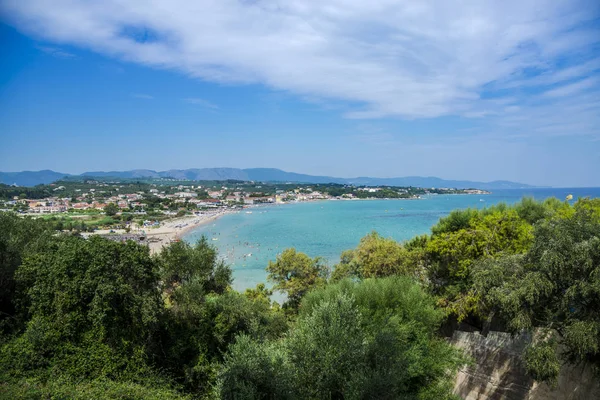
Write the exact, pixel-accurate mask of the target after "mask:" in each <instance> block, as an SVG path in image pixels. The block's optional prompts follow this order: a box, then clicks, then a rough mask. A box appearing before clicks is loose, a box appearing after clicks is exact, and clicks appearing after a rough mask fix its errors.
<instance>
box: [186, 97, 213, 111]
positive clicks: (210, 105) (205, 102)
mask: <svg viewBox="0 0 600 400" xmlns="http://www.w3.org/2000/svg"><path fill="white" fill-rule="evenodd" d="M183 101H185V102H186V103H189V104H195V105H198V106H202V107H205V108H210V109H211V110H218V109H219V106H217V105H216V104H214V103H211V102H210V101H208V100H204V99H201V98H198V97H190V98H187V99H183Z"/></svg>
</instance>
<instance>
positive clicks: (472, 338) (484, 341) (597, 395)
mask: <svg viewBox="0 0 600 400" xmlns="http://www.w3.org/2000/svg"><path fill="white" fill-rule="evenodd" d="M530 341H531V336H529V335H520V336H516V337H513V336H511V335H510V334H508V333H505V332H494V331H492V332H489V333H488V334H487V335H486V336H483V335H481V334H480V333H479V332H464V331H458V330H457V331H454V333H453V335H452V339H451V343H453V344H454V345H456V346H458V347H460V348H462V349H463V350H465V352H466V353H467V354H468V355H470V356H471V357H472V358H473V360H474V365H472V366H469V367H465V368H463V369H462V370H461V371H460V372H459V373H458V375H457V377H456V382H455V387H454V393H456V394H457V395H459V396H460V397H461V398H463V399H465V400H501V399H502V400H542V399H543V400H563V399H569V400H576V399H577V400H578V399H581V400H588V399H600V380H599V379H598V377H597V376H594V374H593V373H592V370H591V367H589V366H586V365H581V366H563V368H562V369H561V374H560V376H559V379H558V385H557V387H556V388H554V389H553V388H551V387H550V386H548V385H547V384H545V383H542V384H540V383H537V382H535V381H533V380H532V379H531V378H529V377H528V376H527V374H526V372H525V368H524V366H523V364H522V361H521V358H520V354H521V352H522V351H523V349H524V348H525V346H527V345H528V344H529V343H530Z"/></svg>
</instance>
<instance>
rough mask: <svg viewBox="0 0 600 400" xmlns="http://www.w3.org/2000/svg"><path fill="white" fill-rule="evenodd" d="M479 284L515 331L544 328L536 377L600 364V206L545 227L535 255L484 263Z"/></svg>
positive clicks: (535, 350) (535, 356)
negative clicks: (570, 365) (569, 366)
mask: <svg viewBox="0 0 600 400" xmlns="http://www.w3.org/2000/svg"><path fill="white" fill-rule="evenodd" d="M474 287H475V289H476V290H477V292H478V293H480V294H481V296H482V300H483V305H484V307H485V308H487V309H488V310H490V312H494V311H495V312H497V313H499V315H500V317H501V318H503V319H504V321H506V324H507V326H508V328H509V329H510V330H512V331H514V332H521V331H528V332H533V331H534V330H539V329H542V335H541V338H540V339H539V340H537V341H535V342H534V343H533V344H532V346H531V347H530V348H529V349H528V350H527V352H526V353H525V355H524V356H525V361H526V366H527V368H528V370H529V371H530V373H531V374H532V375H533V376H534V377H535V378H536V379H540V380H544V381H553V380H555V379H556V377H557V375H558V371H559V369H560V368H559V366H560V363H561V362H564V361H568V362H581V361H586V360H587V361H591V362H594V363H595V364H596V365H597V366H600V362H599V361H598V360H599V359H600V202H597V201H596V202H595V201H590V200H580V201H579V202H578V203H577V204H576V205H575V207H574V213H572V214H571V213H569V214H566V215H564V216H563V215H560V216H557V217H555V218H552V219H548V220H543V221H542V222H540V223H538V224H537V225H536V229H535V232H534V241H533V245H532V246H531V248H530V249H529V250H528V251H527V253H526V254H524V255H523V256H507V257H502V258H500V259H497V260H487V261H485V262H481V263H479V264H478V265H477V266H476V267H475V269H474ZM559 347H561V348H562V350H559Z"/></svg>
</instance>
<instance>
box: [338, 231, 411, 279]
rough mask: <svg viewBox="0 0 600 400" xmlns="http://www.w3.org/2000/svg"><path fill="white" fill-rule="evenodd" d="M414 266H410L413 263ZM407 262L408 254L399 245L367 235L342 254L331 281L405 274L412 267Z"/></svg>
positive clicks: (376, 235)
mask: <svg viewBox="0 0 600 400" xmlns="http://www.w3.org/2000/svg"><path fill="white" fill-rule="evenodd" d="M413 265H414V264H413ZM413 265H411V263H409V254H408V251H407V250H406V249H404V247H403V246H402V244H400V243H398V242H396V241H395V240H393V239H386V238H384V237H382V236H380V235H379V234H378V233H377V232H371V233H370V234H368V235H367V236H365V237H363V238H362V239H360V243H359V244H358V246H357V247H356V249H354V250H347V251H345V252H344V253H342V256H341V258H340V263H339V264H338V265H336V267H335V270H334V272H333V276H332V278H333V279H334V280H339V279H342V278H345V277H356V278H361V279H362V278H377V277H385V276H391V275H397V274H408V273H409V271H411V272H413V271H414V268H413Z"/></svg>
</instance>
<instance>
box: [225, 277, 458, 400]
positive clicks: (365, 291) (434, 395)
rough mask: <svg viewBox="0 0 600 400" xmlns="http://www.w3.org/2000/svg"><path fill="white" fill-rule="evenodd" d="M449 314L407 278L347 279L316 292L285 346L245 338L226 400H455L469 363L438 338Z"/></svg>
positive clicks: (231, 358) (230, 367)
mask: <svg viewBox="0 0 600 400" xmlns="http://www.w3.org/2000/svg"><path fill="white" fill-rule="evenodd" d="M443 316H444V314H443V312H442V311H441V310H438V309H436V308H435V307H434V300H433V298H431V297H430V296H429V295H427V294H426V293H425V292H424V291H423V290H422V289H421V287H420V286H418V285H416V284H415V283H413V282H412V281H411V280H410V279H409V278H407V277H392V278H384V279H366V280H364V281H362V282H352V281H350V280H343V281H341V282H339V283H337V284H334V285H331V284H330V285H328V286H325V287H322V288H317V289H315V290H313V291H311V292H310V293H308V294H307V295H306V296H305V297H304V299H303V300H302V303H301V305H300V309H299V315H298V320H297V322H296V324H295V325H294V326H293V327H292V329H291V330H290V331H289V333H288V334H287V335H286V336H285V337H283V338H282V339H279V340H277V341H273V340H263V341H261V340H256V339H255V340H251V339H250V338H248V337H245V336H242V337H238V339H237V341H236V343H235V344H234V345H232V346H231V347H230V352H229V353H228V355H227V356H226V358H225V361H224V364H223V367H222V369H221V371H220V374H219V379H218V384H217V388H218V394H219V395H220V397H221V398H223V399H240V398H243V399H272V398H283V399H286V398H288V399H290V398H293V399H313V398H314V399H368V398H377V399H396V398H419V399H431V400H434V399H454V398H456V397H455V396H452V394H451V393H452V386H453V380H454V374H455V373H456V371H457V369H458V368H459V367H460V366H462V365H463V364H464V363H465V362H466V359H465V358H463V356H462V355H461V353H460V351H459V350H457V349H455V348H454V347H452V346H451V345H449V344H448V343H446V342H445V341H444V340H441V339H439V338H437V337H436V334H435V332H436V330H437V329H438V327H439V325H440V323H441V321H442V319H443Z"/></svg>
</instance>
